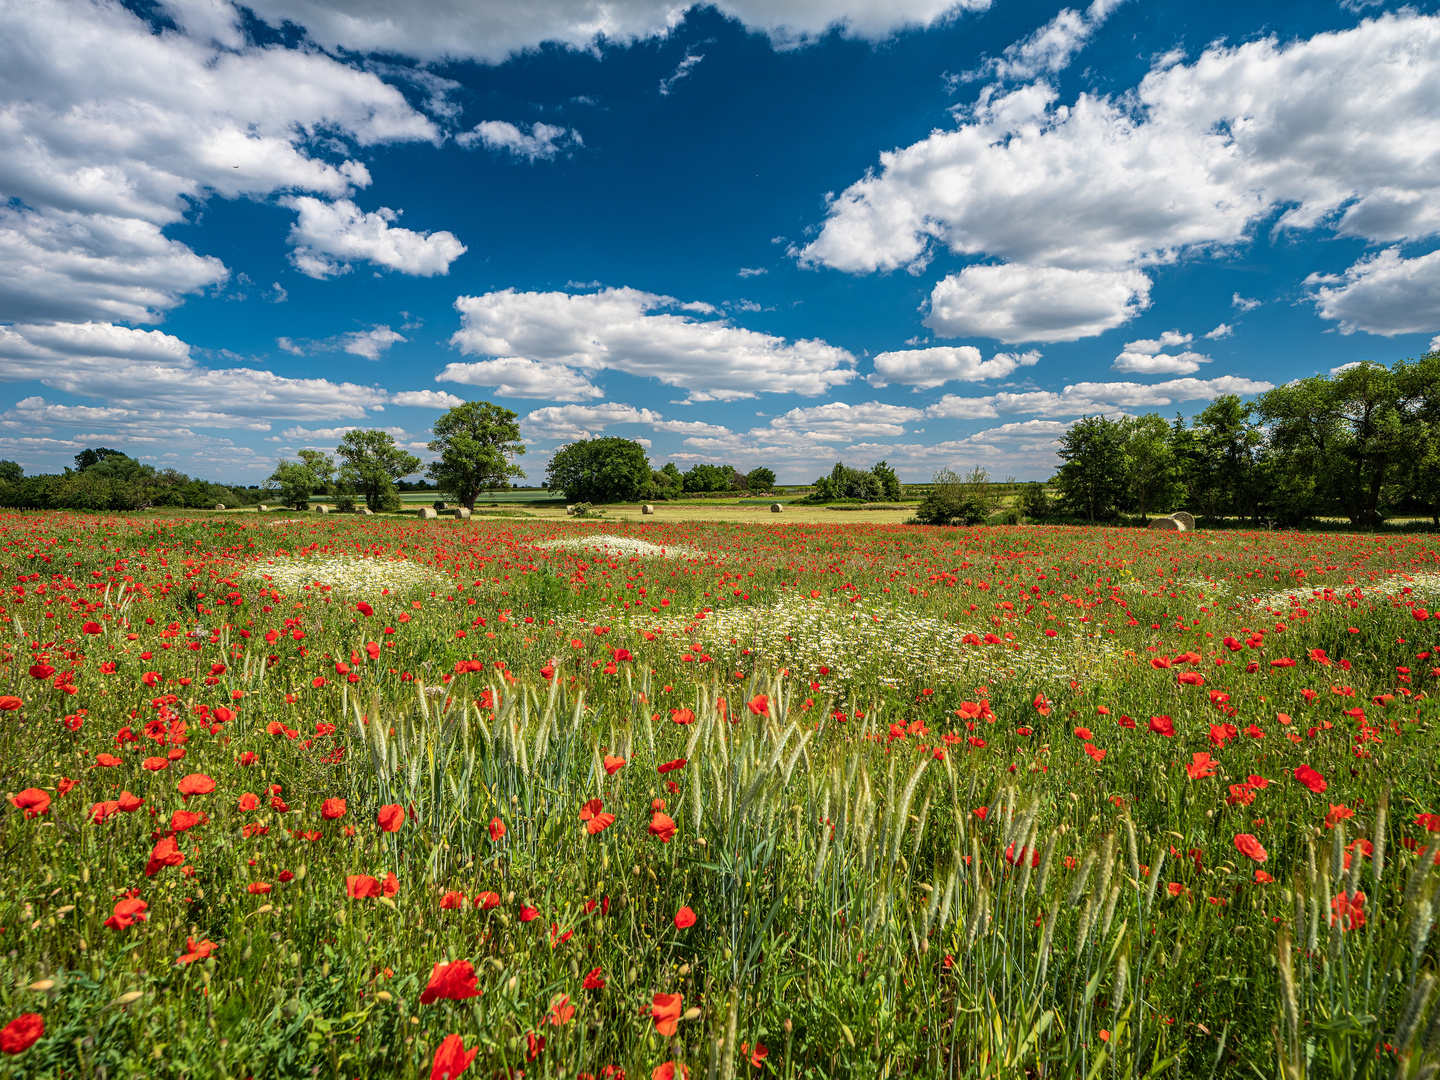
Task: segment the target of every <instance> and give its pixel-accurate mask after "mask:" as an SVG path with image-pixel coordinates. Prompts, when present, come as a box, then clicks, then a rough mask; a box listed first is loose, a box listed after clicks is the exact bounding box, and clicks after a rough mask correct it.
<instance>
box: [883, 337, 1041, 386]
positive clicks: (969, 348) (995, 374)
mask: <svg viewBox="0 0 1440 1080" xmlns="http://www.w3.org/2000/svg"><path fill="white" fill-rule="evenodd" d="M1039 361H1040V353H1038V352H1035V351H1034V350H1031V351H1030V352H1025V353H1003V352H1001V353H996V354H995V355H994V356H992V357H990V359H989V360H982V359H981V358H980V350H979V349H977V348H975V346H973V345H953V346H952V345H937V346H935V347H934V348H930V349H901V350H898V351H896V352H883V353H880V354H878V355H877V356H876V357H875V361H874V363H875V371H874V373H873V374H871V375H867V376H866V377H865V381H866V382H868V383H869V384H870V385H871V386H874V387H876V388H877V389H878V388H883V387H886V386H889V385H890V384H891V383H900V384H902V385H904V386H913V387H914V388H915V389H914V392H915V393H917V394H918V393H919V392H920V391H922V390H930V389H933V388H934V387H937V386H943V385H944V384H945V383H947V382H951V381H954V382H983V381H984V380H986V379H1003V378H1005V377H1006V376H1008V375H1011V374H1013V373H1014V372H1015V371H1016V370H1017V369H1018V368H1022V367H1030V366H1032V365H1034V364H1037V363H1039Z"/></svg>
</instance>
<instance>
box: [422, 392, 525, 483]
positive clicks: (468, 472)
mask: <svg viewBox="0 0 1440 1080" xmlns="http://www.w3.org/2000/svg"><path fill="white" fill-rule="evenodd" d="M432 430H433V431H434V434H435V438H434V439H433V440H431V442H430V450H431V451H432V452H433V453H436V454H439V455H440V456H439V457H438V458H436V459H435V460H434V461H433V462H431V463H430V468H429V469H428V470H426V475H428V476H429V477H430V479H432V480H434V481H435V484H436V486H437V487H439V488H440V489H441V490H442V491H447V492H449V493H450V494H451V495H452V496H454V498H455V499H456V501H457V502H460V503H463V504H464V505H465V506H467V507H469V508H470V509H471V510H473V509H475V499H476V497H477V496H478V495H479V494H480V493H481V492H482V491H493V490H495V489H496V488H502V487H508V486H509V484H510V480H511V478H512V477H520V476H524V475H525V470H524V469H522V468H520V466H518V465H516V464H515V462H514V459H515V458H517V457H519V456H520V455H521V454H523V453H525V444H524V443H523V442H521V441H520V423H519V416H518V414H516V413H514V412H512V411H511V410H509V409H505V408H501V407H500V406H499V405H494V404H492V403H490V402H488V401H467V402H465V404H463V405H457V406H455V408H453V409H451V410H450V411H449V412H447V413H446V414H445V415H444V416H442V417H440V419H439V420H437V421H435V427H434V428H433V429H432Z"/></svg>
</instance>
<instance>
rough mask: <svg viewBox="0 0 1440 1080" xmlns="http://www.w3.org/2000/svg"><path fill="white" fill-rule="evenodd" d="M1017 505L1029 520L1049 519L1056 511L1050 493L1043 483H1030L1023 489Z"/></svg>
mask: <svg viewBox="0 0 1440 1080" xmlns="http://www.w3.org/2000/svg"><path fill="white" fill-rule="evenodd" d="M1016 505H1017V506H1018V508H1019V510H1020V512H1021V513H1022V514H1024V515H1025V516H1026V517H1027V518H1047V517H1049V516H1050V515H1051V514H1052V513H1054V510H1055V507H1054V504H1053V503H1052V502H1051V500H1050V493H1049V492H1048V491H1046V490H1045V485H1044V484H1041V483H1030V484H1026V485H1025V486H1024V487H1022V488H1021V489H1020V493H1019V496H1018V498H1017V500H1016Z"/></svg>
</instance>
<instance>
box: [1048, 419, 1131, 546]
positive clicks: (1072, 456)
mask: <svg viewBox="0 0 1440 1080" xmlns="http://www.w3.org/2000/svg"><path fill="white" fill-rule="evenodd" d="M1055 453H1056V456H1057V457H1059V458H1060V460H1061V461H1062V462H1064V464H1062V465H1061V466H1060V470H1059V472H1057V473H1056V475H1055V488H1056V490H1057V491H1058V492H1059V494H1060V503H1061V506H1062V507H1063V508H1064V509H1065V510H1066V511H1067V512H1069V513H1071V514H1076V515H1079V516H1082V517H1084V518H1085V519H1086V520H1088V521H1108V520H1109V519H1111V518H1113V517H1115V515H1116V514H1117V513H1118V512H1119V502H1120V495H1121V492H1122V491H1123V490H1124V488H1123V483H1124V478H1125V427H1124V425H1123V424H1121V423H1120V422H1119V421H1116V420H1110V419H1107V418H1106V417H1103V416H1086V417H1082V418H1081V419H1079V420H1077V421H1075V423H1073V424H1072V425H1070V428H1069V430H1067V431H1066V432H1065V434H1064V435H1062V436H1060V449H1059V450H1057V451H1056V452H1055Z"/></svg>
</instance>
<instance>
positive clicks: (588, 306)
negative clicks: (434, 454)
mask: <svg viewBox="0 0 1440 1080" xmlns="http://www.w3.org/2000/svg"><path fill="white" fill-rule="evenodd" d="M455 307H456V309H457V310H458V311H459V312H460V317H461V328H460V329H459V330H458V331H457V332H456V333H455V334H454V336H453V337H452V338H451V339H450V340H451V343H452V344H454V345H455V346H456V347H457V348H459V349H460V351H461V352H462V353H466V354H471V355H477V354H478V355H483V356H492V357H498V358H502V359H500V360H496V361H492V363H495V364H500V363H506V364H509V363H510V362H511V361H512V360H514V359H515V358H521V359H524V360H529V361H532V362H533V363H534V364H536V365H551V366H552V368H551V370H553V366H555V365H559V366H563V367H566V368H572V369H577V370H576V373H575V376H574V377H575V379H576V380H577V381H578V380H579V379H580V376H581V375H585V376H592V375H594V374H596V373H598V372H600V371H603V370H606V369H609V370H612V371H621V372H624V373H626V374H629V375H634V376H637V377H640V378H653V379H658V380H659V381H660V382H662V383H664V384H665V385H667V386H676V387H681V388H683V389H685V390H687V391H689V399H690V400H691V401H731V400H736V399H739V398H753V397H757V396H758V395H759V394H760V393H791V394H804V395H807V396H814V395H817V394H822V393H825V392H826V391H827V390H829V389H830V388H831V387H833V386H839V385H843V384H844V383H846V382H849V381H850V380H851V379H853V378H854V377H855V357H854V356H852V355H851V354H850V353H848V352H846V351H845V350H844V349H839V348H836V347H835V346H832V345H827V344H826V343H825V342H823V341H819V340H813V339H812V340H801V341H796V342H793V343H791V342H787V341H786V340H785V339H784V338H780V337H775V336H773V335H771V334H763V333H759V332H757V331H754V330H746V329H743V328H741V327H737V326H734V325H732V324H731V323H730V322H729V321H728V320H726V319H700V318H695V317H693V316H692V315H690V314H680V313H677V312H676V311H674V310H666V309H679V311H681V312H694V313H696V314H709V313H712V312H713V311H714V308H713V307H711V306H710V305H709V304H704V303H689V304H682V303H681V302H680V301H677V300H676V299H674V298H673V297H669V296H658V295H656V294H654V293H646V292H640V291H639V290H636V289H629V288H620V289H603V290H601V291H600V292H596V293H588V294H580V295H575V294H571V293H562V292H547V293H539V292H526V293H521V292H516V291H515V290H514V289H505V290H503V291H501V292H492V293H486V294H484V295H483V296H461V297H459V298H458V299H457V300H456V301H455ZM481 366H482V365H468V366H467V365H458V364H452V365H450V367H449V368H447V369H446V371H447V372H448V373H449V374H448V375H442V376H441V378H442V380H445V381H462V380H461V379H459V378H457V375H462V374H463V375H467V376H468V378H467V379H466V380H465V381H469V380H470V379H474V378H479V377H485V378H493V377H494V374H495V372H494V371H493V369H487V370H485V371H484V372H476V371H474V370H473V369H474V368H477V367H481ZM466 368H468V369H470V370H465V369H466ZM529 371H530V372H531V373H533V374H535V375H537V376H538V375H540V374H541V373H540V372H538V371H536V369H533V368H532V369H529ZM505 374H506V375H507V376H508V374H509V369H508V368H507V369H506V371H505ZM522 385H523V384H522ZM517 396H519V395H517Z"/></svg>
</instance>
